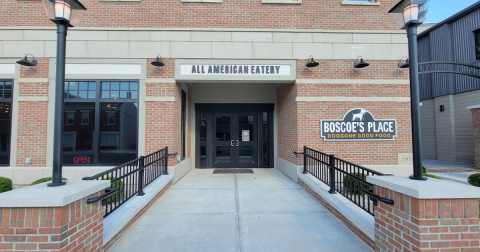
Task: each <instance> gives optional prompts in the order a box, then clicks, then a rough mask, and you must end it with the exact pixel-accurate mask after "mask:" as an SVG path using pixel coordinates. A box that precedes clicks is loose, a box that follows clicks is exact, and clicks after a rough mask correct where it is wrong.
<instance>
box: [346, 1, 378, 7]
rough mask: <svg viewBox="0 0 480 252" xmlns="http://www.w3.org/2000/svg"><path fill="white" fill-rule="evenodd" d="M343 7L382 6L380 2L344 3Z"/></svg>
mask: <svg viewBox="0 0 480 252" xmlns="http://www.w3.org/2000/svg"><path fill="white" fill-rule="evenodd" d="M342 5H363V6H380V3H378V2H362V1H342Z"/></svg>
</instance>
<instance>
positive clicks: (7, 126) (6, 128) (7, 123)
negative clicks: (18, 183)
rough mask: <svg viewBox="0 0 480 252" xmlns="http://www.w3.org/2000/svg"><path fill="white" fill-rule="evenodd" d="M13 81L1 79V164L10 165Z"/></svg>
mask: <svg viewBox="0 0 480 252" xmlns="http://www.w3.org/2000/svg"><path fill="white" fill-rule="evenodd" d="M12 93H13V81H12V80H0V165H10V135H11V129H12V126H11V124H12V119H11V118H12Z"/></svg>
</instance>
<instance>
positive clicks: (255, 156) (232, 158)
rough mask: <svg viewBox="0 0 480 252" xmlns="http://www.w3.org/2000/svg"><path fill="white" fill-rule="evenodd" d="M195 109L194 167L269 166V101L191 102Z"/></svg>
mask: <svg viewBox="0 0 480 252" xmlns="http://www.w3.org/2000/svg"><path fill="white" fill-rule="evenodd" d="M195 110H196V129H195V131H196V155H195V157H196V158H195V167H198V168H267V167H273V148H272V146H273V104H195Z"/></svg>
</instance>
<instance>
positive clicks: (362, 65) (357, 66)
mask: <svg viewBox="0 0 480 252" xmlns="http://www.w3.org/2000/svg"><path fill="white" fill-rule="evenodd" d="M358 58H360V62H358ZM369 65H370V64H368V63H367V62H365V61H363V58H362V56H358V57H357V59H356V60H355V62H354V63H353V67H355V68H364V67H367V66H369Z"/></svg>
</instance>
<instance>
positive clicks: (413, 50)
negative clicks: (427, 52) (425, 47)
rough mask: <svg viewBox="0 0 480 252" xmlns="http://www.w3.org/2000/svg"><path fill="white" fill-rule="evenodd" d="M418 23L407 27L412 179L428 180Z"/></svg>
mask: <svg viewBox="0 0 480 252" xmlns="http://www.w3.org/2000/svg"><path fill="white" fill-rule="evenodd" d="M417 25H418V24H411V25H410V26H409V27H408V28H407V36H408V57H409V60H410V68H409V70H410V106H411V120H412V152H413V175H412V176H410V178H411V179H415V180H426V179H427V178H426V177H423V171H422V149H421V148H422V144H421V136H420V92H419V87H418V85H419V84H418V82H419V81H418V58H417Z"/></svg>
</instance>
